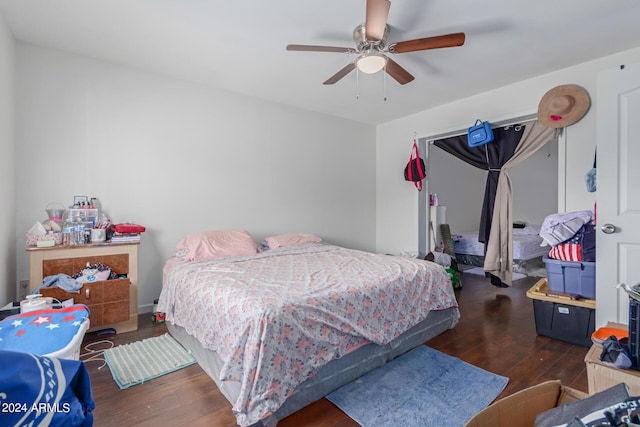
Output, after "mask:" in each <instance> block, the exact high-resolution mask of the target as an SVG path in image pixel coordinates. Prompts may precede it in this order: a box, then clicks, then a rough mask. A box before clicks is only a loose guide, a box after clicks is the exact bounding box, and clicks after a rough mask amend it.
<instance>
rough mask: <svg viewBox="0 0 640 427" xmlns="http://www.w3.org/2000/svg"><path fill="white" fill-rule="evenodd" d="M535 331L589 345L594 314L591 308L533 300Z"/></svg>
mask: <svg viewBox="0 0 640 427" xmlns="http://www.w3.org/2000/svg"><path fill="white" fill-rule="evenodd" d="M533 310H534V315H535V320H536V332H537V333H538V334H539V335H544V336H547V337H550V338H554V339H558V340H561V341H565V342H568V343H571V344H575V345H579V346H582V347H591V345H592V344H593V342H592V341H591V335H592V334H593V332H594V331H595V324H596V315H595V310H594V309H592V308H586V307H578V306H574V305H570V304H562V303H555V302H550V301H542V300H538V299H534V300H533Z"/></svg>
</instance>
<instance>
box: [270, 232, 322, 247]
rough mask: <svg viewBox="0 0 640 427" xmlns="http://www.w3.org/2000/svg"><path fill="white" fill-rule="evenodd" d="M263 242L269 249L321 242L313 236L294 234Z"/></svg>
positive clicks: (275, 237) (271, 238) (282, 235)
mask: <svg viewBox="0 0 640 427" xmlns="http://www.w3.org/2000/svg"><path fill="white" fill-rule="evenodd" d="M264 241H265V243H266V244H267V245H268V246H269V249H276V248H281V247H283V246H290V245H301V244H303V243H318V242H321V241H322V239H320V238H319V237H318V236H316V235H315V234H305V233H295V234H281V235H279V236H271V237H267V238H266V239H264Z"/></svg>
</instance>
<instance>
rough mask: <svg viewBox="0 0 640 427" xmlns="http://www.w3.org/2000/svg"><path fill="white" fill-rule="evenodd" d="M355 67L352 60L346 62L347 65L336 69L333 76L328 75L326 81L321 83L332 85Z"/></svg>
mask: <svg viewBox="0 0 640 427" xmlns="http://www.w3.org/2000/svg"><path fill="white" fill-rule="evenodd" d="M355 68H356V62H355V61H353V62H351V63H349V64H347V66H346V67H344V68H343V69H342V70H340V71H338V72H337V73H335V74H334V75H333V76H331V77H329V79H328V80H327V81H325V82H324V83H322V84H323V85H332V84H334V83H337V82H338V81H339V80H340V79H342V78H343V77H344V76H346V75H347V74H349V73H350V72H352V71H353V70H354V69H355Z"/></svg>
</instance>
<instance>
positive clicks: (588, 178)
mask: <svg viewBox="0 0 640 427" xmlns="http://www.w3.org/2000/svg"><path fill="white" fill-rule="evenodd" d="M596 158H597V156H594V158H593V167H592V168H591V169H589V172H587V173H586V174H585V176H584V183H585V185H586V186H587V191H588V192H589V193H593V192H594V191H596Z"/></svg>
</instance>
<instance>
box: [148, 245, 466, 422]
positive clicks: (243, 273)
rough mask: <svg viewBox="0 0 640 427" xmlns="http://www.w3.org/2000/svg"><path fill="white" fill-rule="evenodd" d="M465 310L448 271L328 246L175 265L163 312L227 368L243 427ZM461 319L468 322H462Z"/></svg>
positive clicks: (169, 270) (167, 273) (168, 271)
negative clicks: (338, 367) (431, 316)
mask: <svg viewBox="0 0 640 427" xmlns="http://www.w3.org/2000/svg"><path fill="white" fill-rule="evenodd" d="M448 307H457V302H456V298H455V295H454V293H453V288H452V286H451V282H450V279H449V275H448V274H447V272H446V271H445V270H444V268H443V267H441V266H439V265H437V264H434V263H431V262H428V261H421V260H416V259H408V258H401V257H396V256H388V255H380V254H373V253H368V252H362V251H357V250H351V249H345V248H341V247H337V246H332V245H327V244H322V243H319V244H306V245H300V246H295V247H285V248H280V249H275V250H268V251H265V252H261V253H259V254H257V255H254V256H250V257H238V258H227V259H216V260H210V261H200V262H181V261H179V260H177V259H175V258H173V259H171V260H170V261H168V262H167V264H166V266H165V270H164V283H163V289H162V293H161V295H160V300H159V304H158V310H159V311H161V312H165V313H167V320H168V321H169V322H173V323H175V324H177V325H179V326H182V327H183V328H185V329H186V331H187V332H188V333H189V334H191V335H193V336H194V337H196V338H197V339H198V340H199V341H200V343H201V344H202V345H203V346H204V347H206V348H208V349H211V350H214V351H216V352H217V353H218V355H219V356H220V358H221V359H222V360H223V361H224V366H223V368H222V371H221V372H220V376H221V378H220V379H221V380H222V381H226V380H233V381H238V382H239V383H240V384H241V388H240V395H239V397H238V399H237V401H236V402H235V403H234V404H233V411H234V413H235V415H236V419H237V421H238V424H240V425H241V426H248V425H251V424H253V423H255V422H257V421H259V420H260V419H263V418H264V417H266V416H268V415H269V414H271V413H272V412H274V411H276V410H277V409H278V408H279V407H280V406H281V405H282V403H283V402H284V400H285V399H286V398H287V397H288V396H289V395H290V394H291V393H292V392H293V390H294V388H295V387H296V386H297V385H298V384H300V383H301V382H303V381H304V380H305V379H307V378H309V377H311V376H313V375H314V373H315V372H316V371H317V370H318V368H319V367H321V366H323V365H324V364H326V363H327V362H329V361H331V360H333V359H336V358H339V357H342V356H343V355H345V354H347V353H349V352H351V351H353V350H355V349H357V348H358V347H360V346H362V345H365V344H367V343H369V342H374V343H376V344H386V343H388V342H389V341H391V340H392V339H393V338H395V337H397V336H398V335H400V334H401V333H403V332H404V331H406V330H407V329H409V328H411V327H412V326H414V325H416V324H417V323H419V322H421V321H422V320H424V318H425V317H426V316H427V314H428V313H429V311H430V310H441V309H445V308H448ZM458 317H459V315H458Z"/></svg>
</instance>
